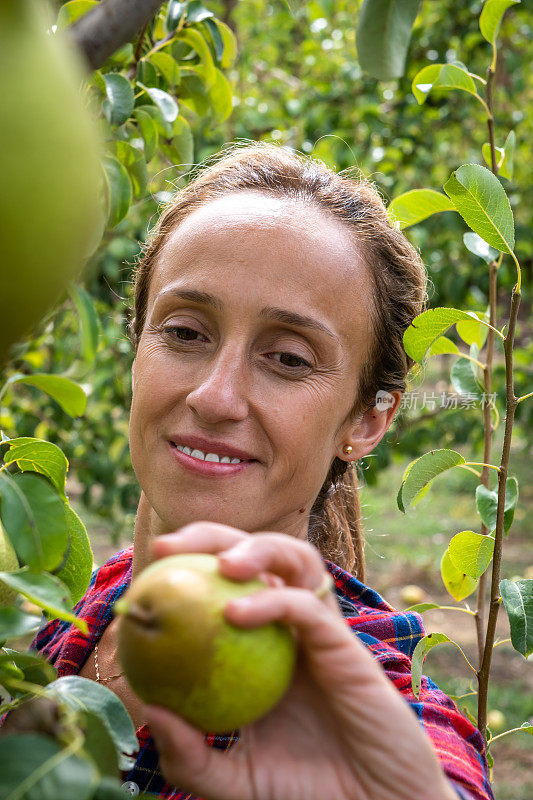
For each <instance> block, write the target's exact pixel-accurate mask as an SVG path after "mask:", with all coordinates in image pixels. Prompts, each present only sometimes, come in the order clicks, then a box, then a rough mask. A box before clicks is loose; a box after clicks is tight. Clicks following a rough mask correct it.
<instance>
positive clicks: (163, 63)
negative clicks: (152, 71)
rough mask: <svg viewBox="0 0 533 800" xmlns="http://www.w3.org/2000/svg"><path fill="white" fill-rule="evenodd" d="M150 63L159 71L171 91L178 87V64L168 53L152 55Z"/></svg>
mask: <svg viewBox="0 0 533 800" xmlns="http://www.w3.org/2000/svg"><path fill="white" fill-rule="evenodd" d="M150 61H151V62H152V64H154V65H155V67H156V68H157V69H158V70H159V72H160V73H161V75H162V76H163V78H164V79H165V80H166V82H167V83H168V84H169V86H170V88H172V89H173V88H174V87H175V86H178V84H179V83H180V81H181V71H180V67H179V64H178V63H177V62H176V60H175V59H174V58H172V56H171V55H170V53H161V52H159V53H154V54H153V55H152V56H150Z"/></svg>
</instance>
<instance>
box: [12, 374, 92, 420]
mask: <svg viewBox="0 0 533 800" xmlns="http://www.w3.org/2000/svg"><path fill="white" fill-rule="evenodd" d="M13 383H22V384H24V385H25V386H35V387H36V388H37V389H40V390H41V391H42V392H46V394H47V395H49V396H50V397H51V398H52V399H53V400H55V401H56V403H57V404H58V405H60V406H61V408H62V409H63V411H65V412H66V413H67V414H68V415H69V416H71V417H81V415H82V414H83V413H84V412H85V409H86V407H87V395H86V394H85V392H84V391H83V389H82V388H81V386H79V385H78V384H77V383H74V381H71V380H70V378H65V377H63V375H46V374H44V373H37V372H36V373H35V374H34V375H21V377H20V378H18V377H17V378H16V379H15V380H14V381H13Z"/></svg>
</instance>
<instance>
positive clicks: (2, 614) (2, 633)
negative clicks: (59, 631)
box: [0, 606, 41, 641]
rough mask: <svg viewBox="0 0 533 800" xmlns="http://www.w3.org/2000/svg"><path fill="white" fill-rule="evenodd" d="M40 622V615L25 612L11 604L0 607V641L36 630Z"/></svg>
mask: <svg viewBox="0 0 533 800" xmlns="http://www.w3.org/2000/svg"><path fill="white" fill-rule="evenodd" d="M40 624H41V617H39V616H37V615H36V614H26V613H25V612H24V611H21V610H20V609H19V608H14V607H12V606H8V607H7V608H0V641H5V640H6V639H17V638H18V637H19V636H27V635H28V633H33V632H34V631H36V630H38V628H39V626H40Z"/></svg>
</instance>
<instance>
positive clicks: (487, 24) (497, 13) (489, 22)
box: [479, 0, 520, 47]
mask: <svg viewBox="0 0 533 800" xmlns="http://www.w3.org/2000/svg"><path fill="white" fill-rule="evenodd" d="M519 2H520V0H487V2H486V3H485V5H484V6H483V9H482V11H481V15H480V17H479V30H480V31H481V35H482V36H483V38H484V39H486V40H487V42H490V43H491V44H492V45H493V47H496V38H497V36H498V31H499V30H500V25H501V22H502V19H503V15H504V14H505V12H506V11H507V9H508V8H509V7H510V6H513V5H515V4H516V3H519Z"/></svg>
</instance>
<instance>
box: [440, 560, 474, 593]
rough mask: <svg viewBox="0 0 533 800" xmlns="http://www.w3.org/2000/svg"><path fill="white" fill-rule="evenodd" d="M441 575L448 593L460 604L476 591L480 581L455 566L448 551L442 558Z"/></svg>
mask: <svg viewBox="0 0 533 800" xmlns="http://www.w3.org/2000/svg"><path fill="white" fill-rule="evenodd" d="M440 574H441V577H442V582H443V583H444V585H445V587H446V591H447V592H448V593H449V594H450V595H451V596H452V597H453V599H454V600H457V602H460V601H461V600H464V599H465V597H468V596H469V595H471V594H472V592H473V591H475V589H476V587H477V585H478V581H476V580H475V578H470V577H469V576H468V575H466V574H465V573H464V572H461V570H459V569H457V567H455V566H454V564H453V562H452V560H451V558H450V554H449V553H448V550H446V552H445V553H444V555H443V556H442V559H441V562H440Z"/></svg>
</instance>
